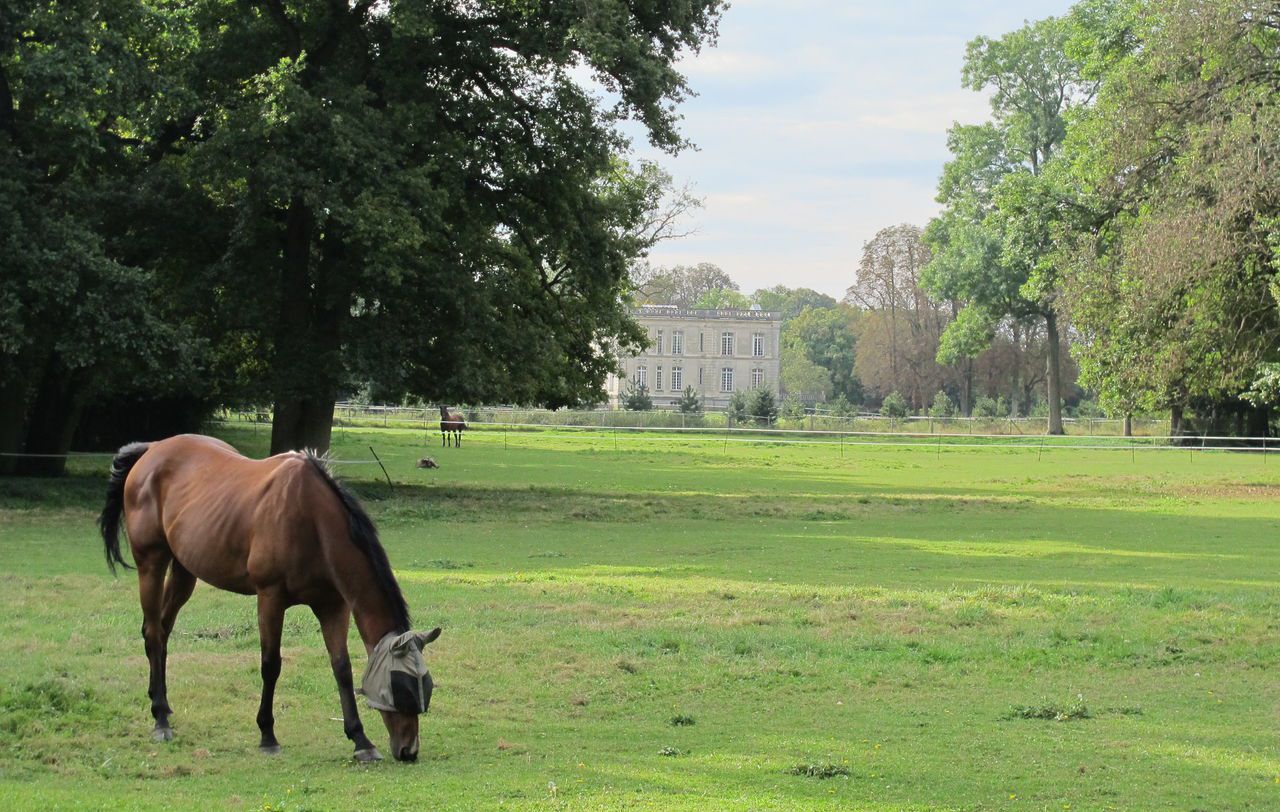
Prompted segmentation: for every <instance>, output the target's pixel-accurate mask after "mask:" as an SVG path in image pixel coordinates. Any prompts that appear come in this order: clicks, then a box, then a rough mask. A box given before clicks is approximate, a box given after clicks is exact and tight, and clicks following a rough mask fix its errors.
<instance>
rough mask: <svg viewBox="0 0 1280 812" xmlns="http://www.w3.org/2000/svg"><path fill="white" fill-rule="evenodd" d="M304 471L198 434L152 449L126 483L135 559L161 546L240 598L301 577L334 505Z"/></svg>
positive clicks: (292, 459) (305, 465)
mask: <svg viewBox="0 0 1280 812" xmlns="http://www.w3.org/2000/svg"><path fill="white" fill-rule="evenodd" d="M311 465H312V463H311V462H310V461H309V460H307V458H306V457H305V456H304V455H303V454H299V453H296V452H288V453H285V454H277V455H276V456H273V457H269V458H267V459H264V460H253V459H249V458H247V457H245V456H243V455H241V454H240V453H239V452H238V451H236V450H235V449H234V448H233V447H232V446H230V445H229V444H227V443H224V442H223V441H221V440H218V439H216V438H213V437H204V436H201V435H179V436H177V437H171V438H168V439H166V440H162V441H159V442H157V443H154V444H152V446H151V447H150V448H149V449H148V450H147V453H146V454H144V455H143V457H142V459H140V460H139V461H138V464H137V465H136V466H135V468H134V470H133V471H131V472H130V476H129V480H128V481H127V482H126V489H125V510H126V520H127V521H128V523H129V536H130V543H131V544H132V545H133V546H134V555H135V557H136V556H138V555H139V554H140V553H141V554H143V555H146V554H147V549H146V548H147V547H148V545H157V546H159V545H162V548H164V549H167V551H168V552H169V553H171V554H172V555H173V556H174V558H176V559H177V560H178V562H179V563H180V564H181V565H182V566H183V567H184V568H185V569H187V570H188V571H189V572H191V573H192V574H193V575H195V576H196V577H197V578H199V579H201V580H203V581H206V582H208V583H211V584H213V585H214V586H217V587H219V588H222V589H227V590H231V591H234V592H241V593H244V594H251V593H253V592H257V591H260V590H261V589H262V588H263V586H264V585H266V584H271V583H275V582H277V581H282V580H285V579H287V578H288V577H289V574H290V573H295V574H296V573H299V572H302V571H304V570H305V564H306V562H307V560H308V559H309V558H310V559H312V560H314V559H316V558H318V555H317V554H318V552H319V550H318V548H317V545H318V538H317V531H316V527H317V523H318V522H320V521H328V522H332V521H333V515H334V507H335V506H334V505H333V504H330V503H331V502H333V501H334V500H333V499H332V497H331V496H330V495H329V494H328V493H327V490H326V489H325V488H324V487H323V483H321V482H319V480H318V477H316V476H315V473H314V472H313V471H311ZM317 485H319V486H320V487H317ZM135 531H136V532H137V535H138V538H137V539H136V540H135ZM139 546H142V547H143V548H144V549H142V550H141V551H140V550H139V549H138V548H139ZM295 579H296V575H295Z"/></svg>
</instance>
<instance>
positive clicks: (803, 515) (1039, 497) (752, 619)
mask: <svg viewBox="0 0 1280 812" xmlns="http://www.w3.org/2000/svg"><path fill="white" fill-rule="evenodd" d="M226 436H227V438H228V439H230V440H231V441H232V442H234V443H235V444H237V445H238V446H239V447H240V448H241V449H242V450H245V451H246V452H248V453H251V454H261V453H262V451H263V450H264V446H265V442H266V433H265V431H263V432H261V433H259V434H254V433H253V432H252V430H249V429H243V428H241V429H227V430H226ZM335 441H336V442H335V456H337V457H338V458H340V459H343V460H369V459H370V454H369V450H368V446H369V445H370V444H373V445H374V447H375V448H376V449H377V451H378V453H379V455H380V456H382V458H383V459H384V461H385V462H386V464H387V467H388V469H389V470H390V472H391V475H392V477H393V478H394V479H395V480H396V487H395V491H394V493H389V492H388V487H387V485H386V483H385V481H381V471H380V470H379V469H378V468H377V466H376V465H368V464H360V465H349V466H340V467H339V471H340V473H342V474H343V475H344V476H346V477H347V478H348V479H349V480H350V481H353V482H354V484H355V485H356V488H357V490H358V491H359V493H360V494H361V496H362V498H363V499H364V500H365V502H366V505H367V507H368V508H369V510H370V512H371V514H372V515H373V516H374V517H375V519H377V520H378V522H379V525H380V528H381V531H382V535H383V540H384V543H385V544H386V547H387V550H388V553H389V555H390V558H391V561H392V563H393V564H394V565H395V567H396V570H397V573H398V575H399V577H400V580H401V583H402V585H403V586H404V589H405V592H406V594H407V595H408V597H409V603H410V606H411V608H412V609H413V611H414V615H415V620H416V625H417V626H418V627H420V628H429V627H430V626H433V625H442V626H443V627H444V629H445V633H444V635H443V636H442V637H441V639H440V640H439V641H438V642H437V643H435V644H434V645H433V646H432V648H431V657H430V662H431V665H432V672H433V675H434V677H435V680H436V684H437V690H436V694H435V698H434V700H433V704H432V711H431V713H430V714H429V715H428V717H426V719H424V724H423V739H422V760H421V761H420V762H419V763H417V764H415V765H400V764H396V763H387V762H384V763H382V764H378V765H373V766H360V765H356V764H354V763H353V762H352V761H351V760H350V749H351V748H350V745H349V744H348V742H347V741H346V739H345V738H344V737H343V735H342V730H341V723H340V722H339V721H335V720H336V718H337V717H338V716H339V715H340V712H339V708H338V701H337V693H336V690H335V689H334V687H333V682H332V678H331V676H330V673H329V668H328V660H327V657H326V655H325V653H324V649H323V645H322V643H321V639H320V635H319V631H318V628H317V624H316V623H315V620H314V619H313V618H312V617H311V615H310V614H309V612H308V611H307V610H306V609H304V608H295V609H292V610H290V613H289V616H288V618H287V620H286V627H285V649H284V658H285V662H284V671H283V674H282V676H281V680H280V685H279V688H278V690H277V701H276V717H277V726H276V731H277V733H278V735H279V737H280V740H281V743H282V744H283V745H284V753H283V755H281V756H278V757H269V756H262V755H260V754H259V753H258V752H257V749H256V745H257V735H258V734H257V728H256V726H255V724H254V715H255V713H256V705H257V696H258V690H259V678H258V649H257V630H256V625H255V610H254V602H253V601H252V599H249V598H244V597H239V596H235V595H230V594H227V593H221V592H217V591H215V590H213V589H212V588H209V587H207V586H201V587H200V588H198V589H197V590H196V594H195V596H194V597H193V598H192V600H191V602H190V604H188V606H187V608H186V610H185V611H184V613H183V614H182V616H181V617H180V618H179V620H178V625H177V629H176V630H175V632H174V638H173V639H172V641H171V643H170V651H171V653H170V660H169V697H170V701H171V703H172V704H173V707H174V709H175V717H174V722H175V728H176V730H177V735H178V738H177V739H176V740H175V741H174V742H172V743H171V744H169V745H157V744H155V743H153V742H152V741H151V738H150V735H149V734H150V728H151V718H150V714H149V712H148V709H147V699H146V674H147V666H146V660H145V657H144V655H143V649H142V640H141V638H140V636H139V633H138V628H139V625H140V623H141V613H140V610H139V608H138V604H137V595H136V585H135V583H134V580H133V576H132V573H124V574H122V575H121V577H120V578H118V579H113V578H112V577H111V576H110V575H109V574H108V573H107V571H106V567H105V565H104V564H103V561H102V548H101V542H100V541H99V540H98V539H97V538H96V536H95V534H94V528H93V519H94V517H95V515H96V512H97V510H98V508H99V506H100V504H99V502H100V496H101V491H102V488H103V480H102V477H101V476H100V473H101V472H100V470H99V471H96V472H95V471H94V470H93V469H94V468H95V467H96V468H97V469H103V468H105V461H102V460H96V461H88V460H82V461H77V462H76V463H75V468H76V470H77V472H78V474H77V475H76V476H72V477H70V478H68V479H66V480H64V481H59V482H46V481H33V480H0V584H2V586H3V598H2V599H0V600H2V601H3V602H2V604H0V608H2V610H3V611H0V639H2V640H3V641H4V652H5V655H6V656H4V657H0V733H2V734H3V741H2V743H0V753H2V755H0V799H2V800H0V805H2V806H3V807H4V808H5V809H48V808H86V809H97V808H105V807H115V808H130V809H132V808H162V807H171V808H180V809H196V808H229V809H290V810H295V809H296V810H302V809H334V810H346V809H354V808H362V809H422V808H432V809H496V808H503V809H558V808H564V809H653V810H679V809H690V810H692V809H794V810H810V809H870V810H943V809H1010V810H1023V809H1025V810H1066V809H1071V810H1093V809H1182V810H1196V809H1203V810H1222V809H1275V808H1280V740H1278V739H1277V735H1276V729H1277V723H1278V722H1280V718H1278V716H1280V680H1278V679H1277V674H1276V666H1277V663H1278V661H1280V633H1278V631H1280V592H1278V591H1277V583H1276V573H1277V571H1278V569H1280V507H1278V506H1277V496H1280V459H1278V458H1274V457H1273V456H1271V455H1269V457H1268V458H1263V457H1262V456H1261V455H1258V454H1242V453H1215V452H1196V453H1192V452H1181V451H1178V452H1163V451H1138V452H1136V454H1133V455H1131V453H1130V452H1128V451H1123V452H1120V451H1067V450H1048V451H1045V452H1043V454H1040V453H1039V452H1038V451H1037V450H1035V449H1031V450H1027V449H1021V450H1002V449H999V448H990V449H943V450H941V451H938V450H935V449H931V448H923V447H916V448H874V447H871V448H845V449H843V450H841V449H839V448H837V447H833V446H796V445H771V444H741V443H735V444H727V443H721V442H719V441H717V440H715V439H711V438H699V437H693V438H677V437H668V436H649V437H646V438H644V439H643V440H629V441H624V442H619V443H617V446H616V447H615V445H614V440H613V438H612V437H611V436H609V435H607V434H601V435H596V436H584V437H555V436H548V435H542V434H536V433H521V434H516V433H512V434H510V435H504V434H502V433H498V432H488V433H486V432H475V433H474V434H471V435H469V436H468V437H467V439H466V446H465V447H464V448H462V449H460V450H459V449H441V448H440V447H439V435H438V434H434V435H432V436H431V438H430V442H429V443H428V444H427V445H426V446H424V443H423V437H422V434H421V433H415V432H402V433H396V432H374V431H367V432H363V433H359V432H355V431H351V430H348V431H345V432H342V433H340V434H338V435H336V436H335ZM424 453H428V454H431V455H432V456H434V457H435V458H436V459H437V460H438V461H439V462H440V463H441V466H442V467H441V468H440V469H439V470H434V471H430V470H418V469H416V468H414V466H413V463H414V462H415V461H416V459H417V458H418V457H419V456H421V455H422V454H424ZM352 642H353V654H354V653H355V652H356V651H359V652H360V654H359V656H358V657H357V658H356V663H355V667H356V671H357V680H358V679H359V674H360V673H362V672H363V659H364V658H363V649H361V648H360V647H359V642H358V638H356V637H355V635H354V632H353V634H352ZM364 719H365V723H366V727H367V728H368V729H369V731H370V733H371V735H373V737H374V740H375V741H376V742H378V743H380V744H385V738H386V736H385V731H384V730H383V728H382V726H381V722H380V721H379V720H378V719H377V717H376V715H374V714H373V713H371V712H369V711H367V710H366V711H364ZM793 773H800V774H793ZM807 773H811V774H807ZM823 776H828V777H823Z"/></svg>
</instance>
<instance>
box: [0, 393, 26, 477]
mask: <svg viewBox="0 0 1280 812" xmlns="http://www.w3.org/2000/svg"><path fill="white" fill-rule="evenodd" d="M30 400H31V386H30V383H29V382H28V381H27V380H26V378H25V377H24V376H21V375H14V376H13V377H12V378H11V379H9V380H5V381H0V476H5V475H8V474H12V473H13V472H14V471H16V470H18V459H19V458H18V457H17V456H14V455H16V454H19V453H21V451H22V441H23V438H24V437H25V435H26V427H27V404H28V403H29V402H30Z"/></svg>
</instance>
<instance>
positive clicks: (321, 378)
mask: <svg viewBox="0 0 1280 812" xmlns="http://www.w3.org/2000/svg"><path fill="white" fill-rule="evenodd" d="M314 234H315V228H314V224H313V221H312V213H311V211H310V209H308V208H307V206H306V205H305V204H304V203H303V202H302V199H301V198H294V200H293V201H292V202H291V203H290V205H289V209H288V212H287V214H286V216H285V228H284V241H283V242H284V245H283V254H284V262H283V268H282V269H281V275H280V314H279V321H278V325H277V331H276V339H275V356H274V359H273V363H272V366H273V370H272V371H273V377H274V379H275V414H274V415H273V416H272V421H271V453H272V454H279V453H281V452H284V451H297V450H301V449H304V448H309V449H312V450H314V451H318V452H321V453H323V452H325V451H328V450H329V442H330V439H331V436H332V431H333V406H334V399H335V398H336V397H337V388H338V387H337V381H338V379H339V376H340V374H341V364H342V359H341V349H342V342H341V326H342V315H343V313H344V307H345V300H344V298H343V297H342V295H341V293H340V292H339V291H338V288H339V287H340V281H341V280H340V279H339V278H338V277H339V270H338V268H337V267H335V264H336V259H337V257H338V243H337V239H336V238H335V237H332V236H331V234H330V235H329V239H328V240H326V241H325V244H323V245H322V246H321V248H322V252H321V253H322V256H321V260H320V262H319V263H313V262H312V248H313V243H314ZM313 265H314V266H315V273H314V274H313V273H312V269H313ZM313 280H314V283H313Z"/></svg>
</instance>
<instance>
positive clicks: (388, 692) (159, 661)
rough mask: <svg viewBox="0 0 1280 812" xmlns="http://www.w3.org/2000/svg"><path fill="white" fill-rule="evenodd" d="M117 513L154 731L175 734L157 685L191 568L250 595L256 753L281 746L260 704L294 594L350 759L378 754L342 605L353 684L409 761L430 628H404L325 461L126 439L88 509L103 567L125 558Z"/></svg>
mask: <svg viewBox="0 0 1280 812" xmlns="http://www.w3.org/2000/svg"><path fill="white" fill-rule="evenodd" d="M121 514H123V518H124V524H125V529H126V531H127V532H128V536H129V546H130V547H131V548H132V550H133V560H134V562H135V563H136V564H137V568H138V589H139V593H140V597H141V602H142V638H143V641H144V642H145V644H146V652H147V660H148V661H149V662H150V666H151V682H150V687H149V690H148V695H149V696H150V697H151V715H152V716H153V717H154V718H155V721H156V726H155V731H154V737H155V739H156V740H158V741H168V740H170V739H172V738H173V728H172V727H171V726H170V724H169V715H170V714H171V713H173V710H172V709H171V708H170V707H169V701H168V697H167V691H166V685H165V663H166V659H167V655H168V642H169V635H170V633H172V631H173V624H174V621H175V620H176V619H177V616H178V612H179V610H181V609H182V606H183V604H185V603H186V602H187V599H188V598H190V597H191V592H192V590H194V589H195V585H196V580H197V579H199V580H201V581H205V582H207V583H209V584H212V585H213V586H216V587H218V588H219V589H226V590H230V591H232V592H238V593H240V594H242V595H257V596H258V635H259V638H260V640H261V644H262V702H261V704H260V705H259V707H258V728H259V729H260V731H261V733H262V739H261V742H260V744H259V748H260V749H261V750H262V751H263V752H267V753H275V752H279V750H280V744H279V742H277V741H276V736H275V729H274V727H275V718H274V716H273V714H272V709H271V708H272V699H273V696H274V694H275V687H276V679H277V678H278V677H279V676H280V635H281V628H282V626H283V624H284V611H285V609H286V608H287V607H289V606H294V605H297V604H305V605H307V606H309V607H310V608H311V611H312V612H314V613H315V615H316V618H318V619H319V621H320V630H321V633H322V634H323V636H324V643H325V647H326V648H327V649H328V650H329V663H330V665H331V666H332V668H333V675H334V677H335V678H336V679H337V681H338V696H339V699H340V700H341V703H342V721H343V730H344V731H345V732H346V734H347V738H348V739H350V740H351V741H352V742H354V743H355V748H356V753H355V755H356V758H357V759H359V760H361V761H373V760H377V759H380V758H381V756H380V755H379V754H378V751H377V748H375V747H374V746H373V743H372V742H370V741H369V737H368V736H366V735H365V732H364V728H363V726H362V725H361V724H360V715H359V712H358V711H357V709H356V697H355V690H354V686H353V684H352V680H351V660H350V659H349V657H348V655H347V630H348V628H349V626H350V621H351V616H352V614H353V613H354V615H355V621H356V628H357V629H358V630H359V632H360V637H361V639H363V640H364V645H365V649H366V650H367V651H368V653H369V666H368V670H367V672H366V674H365V679H364V682H363V684H362V686H361V689H362V693H364V694H365V695H366V697H367V698H368V702H369V705H370V706H371V707H374V708H376V709H378V710H379V711H381V712H382V719H383V722H384V723H385V724H386V726H387V731H388V732H389V733H390V734H391V753H392V755H394V756H395V757H396V758H397V759H399V760H401V761H413V760H415V759H416V758H417V756H418V715H419V714H420V713H424V712H426V710H427V707H428V705H429V704H430V702H431V689H432V682H431V675H430V674H429V673H428V672H427V669H426V667H425V665H424V664H423V659H422V649H423V647H424V646H425V645H426V644H427V643H430V642H431V641H432V640H434V639H436V637H438V636H439V634H440V630H439V629H433V630H432V631H430V632H425V633H419V632H410V631H409V610H408V607H407V606H406V605H405V601H404V596H403V595H402V594H401V592H400V587H399V585H398V584H397V583H396V579H395V576H394V575H392V573H391V565H390V563H389V562H388V561H387V554H386V552H385V551H384V550H383V548H382V544H381V543H380V542H379V541H378V534H377V531H376V530H375V529H374V526H373V523H372V521H370V519H369V516H368V515H367V514H366V513H365V512H364V510H363V509H362V508H361V507H360V504H359V503H358V502H357V501H356V499H355V497H354V496H353V495H352V494H351V493H350V491H348V490H347V489H346V488H344V487H343V486H342V485H341V484H339V483H338V482H337V481H336V480H335V479H334V478H333V477H332V476H331V475H330V474H329V472H328V470H327V468H326V467H325V464H324V462H323V461H322V460H320V459H318V458H317V457H315V456H314V455H313V454H310V453H297V452H288V453H284V454H277V455H276V456H274V457H271V458H269V459H265V460H251V459H248V458H246V457H243V456H241V455H240V454H239V453H238V452H237V451H236V450H235V449H234V448H232V447H231V446H229V445H227V444H226V443H224V442H222V441H221V440H216V439H214V438H212V437H201V436H199V435H194V434H186V435H181V436H178V437H171V438H169V439H167V440H161V441H159V442H155V443H134V444H132V445H127V446H125V447H124V448H122V449H120V453H118V454H117V455H116V457H115V459H114V460H113V461H112V463H111V477H110V480H109V481H108V483H107V504H106V507H105V508H103V511H102V516H101V517H100V518H99V526H100V528H101V530H102V539H103V543H104V544H105V545H106V553H107V565H108V566H109V567H110V568H111V570H112V571H113V572H114V571H115V565H116V564H117V563H119V564H121V565H123V566H125V567H128V566H129V565H128V564H127V563H126V562H125V560H124V559H123V558H122V557H121V555H120V538H119V529H120V519H121ZM166 570H168V572H169V578H168V581H167V582H166V581H165V571H166Z"/></svg>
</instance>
